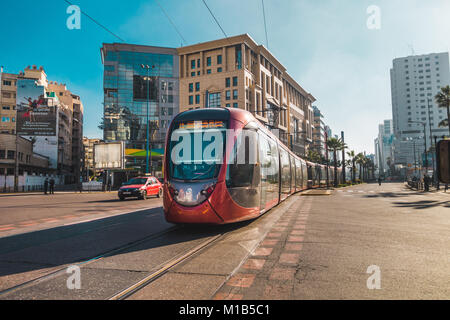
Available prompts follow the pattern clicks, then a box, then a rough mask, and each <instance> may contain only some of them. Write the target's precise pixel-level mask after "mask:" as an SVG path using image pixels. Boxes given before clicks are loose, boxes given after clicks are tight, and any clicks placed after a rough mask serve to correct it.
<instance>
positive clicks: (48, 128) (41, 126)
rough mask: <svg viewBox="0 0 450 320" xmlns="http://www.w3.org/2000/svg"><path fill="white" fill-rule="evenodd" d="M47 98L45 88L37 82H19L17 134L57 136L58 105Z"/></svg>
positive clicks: (23, 80) (24, 80)
mask: <svg viewBox="0 0 450 320" xmlns="http://www.w3.org/2000/svg"><path fill="white" fill-rule="evenodd" d="M54 101H55V100H53V99H49V98H46V97H45V88H44V86H41V85H38V84H37V83H36V80H32V79H20V80H18V81H17V107H16V109H17V119H16V121H17V134H19V135H21V136H56V123H57V112H58V111H57V104H56V103H54Z"/></svg>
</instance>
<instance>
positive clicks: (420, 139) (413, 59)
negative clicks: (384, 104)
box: [391, 52, 450, 167]
mask: <svg viewBox="0 0 450 320" xmlns="http://www.w3.org/2000/svg"><path fill="white" fill-rule="evenodd" d="M449 84H450V68H449V54H448V52H443V53H432V54H425V55H417V56H408V57H404V58H397V59H394V61H393V68H392V69H391V93H392V117H393V129H394V135H395V142H394V161H395V163H396V164H402V165H405V166H409V167H411V166H412V164H413V162H414V158H415V157H414V152H413V149H414V148H413V143H414V144H415V147H416V157H417V159H420V161H421V162H423V161H422V159H423V158H424V157H423V156H422V155H423V154H424V149H425V142H426V148H427V149H429V148H430V146H431V140H430V125H431V137H433V136H437V137H439V138H440V137H442V136H443V135H445V134H446V133H448V128H447V127H439V122H441V121H442V120H443V119H446V118H447V112H446V110H444V108H439V107H438V106H437V104H436V102H435V99H434V97H435V95H436V94H437V93H438V92H439V91H440V89H441V87H444V86H447V85H449ZM424 131H425V133H424ZM424 134H425V139H424ZM438 140H440V139H438ZM433 144H434V141H433ZM429 158H430V157H429ZM428 165H429V167H431V166H432V163H431V162H430V161H428Z"/></svg>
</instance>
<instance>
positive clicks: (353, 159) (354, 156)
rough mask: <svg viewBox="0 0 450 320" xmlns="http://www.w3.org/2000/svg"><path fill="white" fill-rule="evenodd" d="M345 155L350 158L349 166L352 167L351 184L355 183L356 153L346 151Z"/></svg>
mask: <svg viewBox="0 0 450 320" xmlns="http://www.w3.org/2000/svg"><path fill="white" fill-rule="evenodd" d="M347 155H348V156H349V157H350V162H351V166H352V182H353V183H355V180H356V165H355V163H356V160H357V158H356V153H355V151H354V150H351V151H348V152H347Z"/></svg>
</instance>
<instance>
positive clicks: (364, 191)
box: [337, 190, 375, 194]
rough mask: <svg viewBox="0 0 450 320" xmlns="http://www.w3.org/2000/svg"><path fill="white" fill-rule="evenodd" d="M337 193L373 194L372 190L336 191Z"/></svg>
mask: <svg viewBox="0 0 450 320" xmlns="http://www.w3.org/2000/svg"><path fill="white" fill-rule="evenodd" d="M337 192H341V193H350V194H360V193H363V194H367V193H375V191H374V190H337Z"/></svg>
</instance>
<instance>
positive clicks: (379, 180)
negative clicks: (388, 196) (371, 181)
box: [378, 177, 381, 186]
mask: <svg viewBox="0 0 450 320" xmlns="http://www.w3.org/2000/svg"><path fill="white" fill-rule="evenodd" d="M378 185H380V186H381V177H378Z"/></svg>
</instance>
